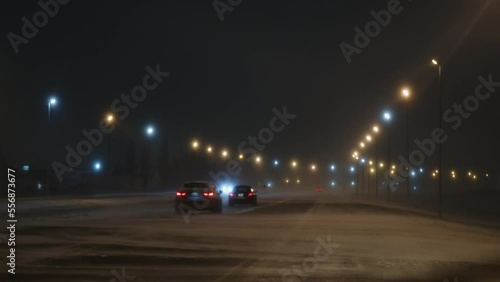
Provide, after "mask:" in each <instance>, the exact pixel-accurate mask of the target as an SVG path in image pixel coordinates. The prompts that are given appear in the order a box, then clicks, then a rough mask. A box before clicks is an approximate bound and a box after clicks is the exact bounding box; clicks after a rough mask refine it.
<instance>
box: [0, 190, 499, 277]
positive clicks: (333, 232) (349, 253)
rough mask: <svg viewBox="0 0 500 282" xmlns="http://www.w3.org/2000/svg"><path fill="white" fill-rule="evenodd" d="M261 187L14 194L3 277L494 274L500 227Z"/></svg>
mask: <svg viewBox="0 0 500 282" xmlns="http://www.w3.org/2000/svg"><path fill="white" fill-rule="evenodd" d="M226 196H227V195H226ZM259 197H260V198H259V205H258V206H257V207H252V206H235V207H228V206H227V203H226V204H225V206H224V210H223V213H222V214H212V213H210V212H206V213H200V214H189V215H176V214H175V213H174V208H173V202H172V200H173V194H170V193H167V194H157V195H152V196H140V195H135V196H128V197H121V196H115V197H102V198H86V199H84V198H82V199H65V198H61V199H53V200H22V199H19V201H18V204H19V210H18V225H17V226H18V227H17V230H16V233H17V253H16V259H17V260H16V275H15V276H14V275H8V276H5V277H6V278H5V280H4V279H3V278H2V279H1V280H2V281H33V282H44V281H65V282H67V281H103V282H104V281H105V282H108V281H113V282H125V281H144V282H147V281H175V282H183V281H219V282H220V281H227V282H233V281H294V282H295V281H311V282H317V281H410V282H411V281H436V282H442V281H460V282H463V281H500V236H499V235H500V231H499V230H495V229H487V228H484V227H478V226H472V225H464V224H459V223H453V222H447V221H443V220H439V219H436V218H433V217H430V216H425V215H421V214H418V213H414V212H409V211H403V210H398V209H393V208H388V207H383V206H377V205H370V204H363V203H360V202H356V201H352V200H350V199H348V198H347V197H344V196H340V195H338V194H334V193H326V192H324V193H304V194H302V193H273V192H268V193H260V194H259ZM5 239H6V234H5V233H3V237H2V245H3V246H5ZM4 250H5V248H4ZM5 252H6V250H5ZM2 257H4V258H5V256H3V255H2ZM4 265H5V264H4ZM4 273H5V271H4ZM3 275H4V274H2V276H3ZM5 275H6V274H5ZM446 279H447V280H446Z"/></svg>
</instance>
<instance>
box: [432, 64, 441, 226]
mask: <svg viewBox="0 0 500 282" xmlns="http://www.w3.org/2000/svg"><path fill="white" fill-rule="evenodd" d="M432 64H434V65H435V66H438V83H439V86H438V87H439V103H438V104H439V105H438V107H439V116H438V124H439V129H440V130H442V129H443V119H442V116H443V86H442V85H443V67H442V65H441V64H440V63H439V61H437V60H436V59H432ZM442 144H443V142H439V143H438V149H439V171H442V165H443V148H442ZM438 177H439V181H438V183H439V184H438V187H439V188H438V207H439V208H438V214H439V217H442V215H443V178H442V177H441V173H440V174H439V175H438Z"/></svg>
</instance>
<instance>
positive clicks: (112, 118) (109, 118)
mask: <svg viewBox="0 0 500 282" xmlns="http://www.w3.org/2000/svg"><path fill="white" fill-rule="evenodd" d="M114 121H115V116H114V115H113V114H107V115H106V122H107V123H108V125H111V124H113V123H114ZM107 135H108V138H107V139H108V156H107V157H108V161H107V164H108V165H107V170H106V177H108V176H109V174H111V133H108V134H107Z"/></svg>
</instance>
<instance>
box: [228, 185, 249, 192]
mask: <svg viewBox="0 0 500 282" xmlns="http://www.w3.org/2000/svg"><path fill="white" fill-rule="evenodd" d="M250 189H252V187H250V186H236V187H234V189H233V190H234V192H248V191H250Z"/></svg>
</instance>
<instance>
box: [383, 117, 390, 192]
mask: <svg viewBox="0 0 500 282" xmlns="http://www.w3.org/2000/svg"><path fill="white" fill-rule="evenodd" d="M391 120H392V114H391V113H390V112H389V111H386V112H384V121H385V122H386V123H387V171H388V172H389V164H390V163H391V129H390V128H391V127H390V122H391ZM390 177H391V176H390V174H389V173H388V174H387V201H389V199H390V189H391V187H390V184H389V182H390Z"/></svg>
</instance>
